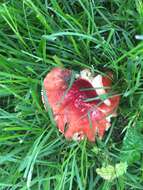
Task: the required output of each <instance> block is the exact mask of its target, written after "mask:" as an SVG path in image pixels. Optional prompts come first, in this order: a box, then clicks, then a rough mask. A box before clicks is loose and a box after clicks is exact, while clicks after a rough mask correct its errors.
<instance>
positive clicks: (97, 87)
mask: <svg viewBox="0 0 143 190" xmlns="http://www.w3.org/2000/svg"><path fill="white" fill-rule="evenodd" d="M71 78H72V71H71V70H68V69H61V68H54V69H52V70H51V71H50V72H49V73H48V74H47V76H46V77H45V79H44V90H45V92H46V96H47V98H48V103H49V105H50V106H51V108H52V111H53V115H54V119H55V121H56V124H57V127H58V128H59V131H60V132H61V133H63V134H64V136H65V137H66V138H67V139H73V140H82V139H84V137H87V139H88V140H89V141H95V136H96V135H98V136H99V137H100V138H102V137H103V135H104V133H105V131H106V130H107V129H108V128H109V127H110V125H111V124H110V118H111V117H113V116H115V115H116V110H117V107H118V104H119V99H120V97H119V96H118V95H116V96H115V95H114V96H111V97H109V98H106V99H102V96H103V95H106V94H107V93H108V92H110V87H111V82H112V81H111V73H110V74H109V76H107V77H103V76H102V75H96V76H92V74H91V72H90V71H89V70H83V71H81V72H80V75H77V77H76V79H75V80H74V81H73V83H71V84H70V85H69V81H70V82H71ZM42 99H43V102H44V104H45V96H42Z"/></svg>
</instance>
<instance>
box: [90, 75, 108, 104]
mask: <svg viewBox="0 0 143 190" xmlns="http://www.w3.org/2000/svg"><path fill="white" fill-rule="evenodd" d="M91 84H92V86H93V87H94V88H95V89H96V93H97V94H98V96H100V95H103V94H106V91H105V89H104V86H103V82H102V76H101V75H97V76H96V77H94V78H93V80H92V81H91ZM104 103H105V104H106V105H107V106H110V105H111V102H110V100H109V99H106V100H104Z"/></svg>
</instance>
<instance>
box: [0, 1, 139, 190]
mask: <svg viewBox="0 0 143 190" xmlns="http://www.w3.org/2000/svg"><path fill="white" fill-rule="evenodd" d="M0 28H1V29H0V189H1V190H27V189H28V190H29V189H31V190H94V189H97V190H112V189H113V190H114V189H117V190H124V189H125V190H127V189H132V190H135V189H139V190H141V189H143V105H142V102H143V41H142V40H138V39H136V38H135V36H136V35H142V34H143V1H142V0H128V1H124V0H108V1H106V0H97V1H94V0H89V1H87V0H68V1H67V0H58V1H56V0H49V1H47V0H40V1H39V0H21V1H18V0H17V1H16V0H5V1H1V3H0ZM140 39H141V38H140ZM55 66H60V67H67V68H70V69H73V70H75V71H79V70H80V69H83V68H90V69H92V70H94V71H95V72H98V73H101V72H104V71H106V70H112V72H113V73H114V77H115V79H114V85H115V89H116V91H117V92H118V93H119V94H121V103H120V106H119V110H118V113H119V114H118V117H117V118H116V119H113V122H112V126H111V128H110V129H109V131H108V132H107V133H106V135H105V137H104V139H103V140H102V141H101V140H99V139H97V141H96V143H89V142H87V141H86V140H85V141H82V142H80V143H78V142H69V141H66V140H65V139H64V137H63V136H62V135H61V134H59V132H58V131H57V129H56V127H55V126H54V124H53V122H51V121H50V117H49V115H48V113H47V111H45V109H44V107H43V104H42V101H41V88H42V82H43V78H44V77H45V75H46V73H47V72H48V71H50V69H51V68H53V67H55ZM120 162H121V163H127V171H126V172H125V173H124V174H123V175H120V176H118V175H117V176H118V178H115V179H114V180H105V179H103V178H102V177H101V176H100V175H98V174H97V172H96V170H97V168H101V167H102V166H103V167H105V168H106V166H109V165H112V166H115V165H116V164H118V163H120Z"/></svg>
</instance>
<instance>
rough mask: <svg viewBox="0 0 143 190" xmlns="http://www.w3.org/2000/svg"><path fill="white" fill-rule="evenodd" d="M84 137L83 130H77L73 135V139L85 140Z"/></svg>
mask: <svg viewBox="0 0 143 190" xmlns="http://www.w3.org/2000/svg"><path fill="white" fill-rule="evenodd" d="M83 139H84V135H83V133H82V132H79V133H78V132H76V133H74V135H73V136H72V140H74V141H80V140H83Z"/></svg>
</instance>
